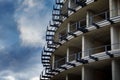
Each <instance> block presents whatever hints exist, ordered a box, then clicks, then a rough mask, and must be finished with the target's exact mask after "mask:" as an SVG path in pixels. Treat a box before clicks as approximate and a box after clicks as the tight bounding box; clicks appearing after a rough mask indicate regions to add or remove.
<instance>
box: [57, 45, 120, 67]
mask: <svg viewBox="0 0 120 80" xmlns="http://www.w3.org/2000/svg"><path fill="white" fill-rule="evenodd" d="M118 45H120V43H115V44H109V45H103V46H99V47H95V48H90V49H87V50H85V51H81V52H79V53H80V54H82V53H85V52H88V55H86V56H91V55H92V54H91V53H90V51H94V50H96V49H100V48H103V50H102V51H101V52H106V51H109V50H111V47H112V46H118ZM97 53H100V52H97ZM97 53H94V54H97ZM70 57H74V58H75V59H73V60H78V59H81V56H80V57H77V54H71V55H69V58H70ZM63 59H66V57H64V58H62V59H59V60H57V61H56V62H58V64H59V62H60V61H61V60H63ZM70 61H72V60H70ZM65 63H66V62H65ZM62 65H64V64H62ZM59 67H60V65H59ZM57 68H58V67H57Z"/></svg>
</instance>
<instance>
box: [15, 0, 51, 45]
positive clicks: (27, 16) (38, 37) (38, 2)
mask: <svg viewBox="0 0 120 80" xmlns="http://www.w3.org/2000/svg"><path fill="white" fill-rule="evenodd" d="M44 9H46V11H45V12H43V10H44ZM41 13H42V15H41ZM44 13H45V14H44ZM18 14H19V15H18ZM49 16H50V12H47V8H46V6H45V4H44V1H43V0H24V2H23V3H22V4H21V5H20V7H18V9H17V10H16V14H15V19H16V21H17V23H18V30H19V31H20V39H21V43H22V45H24V46H34V47H36V46H37V47H38V46H41V45H44V44H45V39H44V38H45V37H44V36H45V31H46V26H47V25H48V20H50V18H51V17H49Z"/></svg>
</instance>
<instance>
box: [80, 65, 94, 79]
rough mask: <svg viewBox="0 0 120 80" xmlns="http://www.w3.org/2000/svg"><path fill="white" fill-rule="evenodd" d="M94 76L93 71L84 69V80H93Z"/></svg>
mask: <svg viewBox="0 0 120 80" xmlns="http://www.w3.org/2000/svg"><path fill="white" fill-rule="evenodd" d="M93 76H94V75H93V71H92V70H91V69H90V68H88V67H85V66H83V67H82V80H93Z"/></svg>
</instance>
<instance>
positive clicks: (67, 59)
mask: <svg viewBox="0 0 120 80" xmlns="http://www.w3.org/2000/svg"><path fill="white" fill-rule="evenodd" d="M69 55H70V49H69V47H68V48H67V54H66V62H69Z"/></svg>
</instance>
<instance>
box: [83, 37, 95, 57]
mask: <svg viewBox="0 0 120 80" xmlns="http://www.w3.org/2000/svg"><path fill="white" fill-rule="evenodd" d="M93 45H94V44H93V43H92V41H91V40H90V39H89V38H88V36H85V35H83V36H82V46H83V47H82V52H83V53H82V57H85V56H88V55H89V53H90V52H89V51H88V49H90V48H92V47H93ZM91 53H92V52H91Z"/></svg>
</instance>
